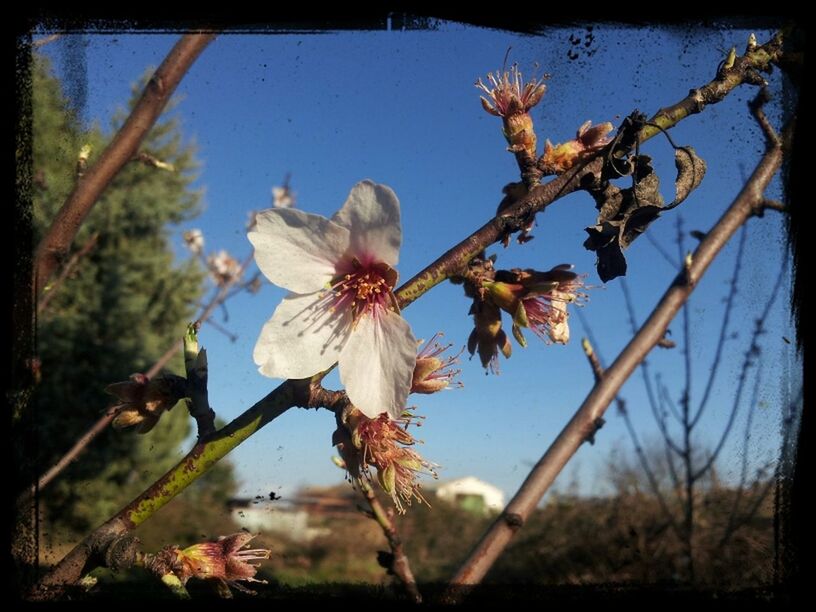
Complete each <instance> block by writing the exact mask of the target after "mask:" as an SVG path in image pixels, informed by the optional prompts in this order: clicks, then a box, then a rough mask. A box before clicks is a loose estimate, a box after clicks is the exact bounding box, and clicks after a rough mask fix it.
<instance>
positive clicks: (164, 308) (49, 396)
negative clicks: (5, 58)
mask: <svg viewBox="0 0 816 612" xmlns="http://www.w3.org/2000/svg"><path fill="white" fill-rule="evenodd" d="M32 73H33V78H32V106H33V109H32V112H33V121H32V123H33V134H32V148H33V151H32V156H33V168H32V175H33V183H34V188H33V219H34V221H33V223H34V228H33V230H34V240H35V244H36V243H37V242H38V241H39V239H40V238H42V236H43V234H44V232H45V231H46V230H47V229H48V226H49V224H50V222H51V220H52V219H53V218H54V216H55V214H56V212H57V211H58V210H59V207H60V206H61V205H62V203H63V202H64V201H65V199H66V197H67V196H68V194H69V193H70V191H71V189H72V188H73V186H74V184H75V181H76V180H77V178H78V177H77V174H78V166H77V160H78V157H79V153H80V151H81V150H82V149H83V147H86V146H88V145H89V146H90V148H91V155H90V158H89V160H88V162H87V163H88V164H89V165H90V164H92V163H93V162H94V158H95V155H98V154H100V153H101V152H102V150H103V149H104V146H105V142H106V139H107V138H108V137H109V135H106V134H105V133H103V131H102V130H101V129H100V128H99V127H98V126H93V127H91V128H89V129H85V128H83V126H81V125H80V122H79V121H78V119H77V116H76V113H75V111H74V110H73V109H71V106H70V103H69V101H68V100H67V99H66V97H65V96H64V94H63V92H62V89H61V87H60V83H59V82H58V80H57V79H56V78H55V77H54V76H53V75H52V73H51V69H50V67H49V65H48V64H47V62H46V61H45V60H44V59H43V58H36V59H35V61H34V65H33V66H32ZM140 90H141V87H134V90H133V99H132V100H131V104H132V103H133V102H135V98H136V96H137V95H138V92H139V91H140ZM124 118H125V113H124V112H122V113H120V114H119V115H118V116H117V117H116V118H115V119H114V125H113V128H114V130H115V129H117V128H118V126H119V125H121V123H122V122H123V120H124ZM141 151H142V152H145V153H148V154H149V155H151V156H152V157H153V158H155V159H158V160H161V161H163V162H166V163H169V164H172V166H173V170H172V171H168V170H165V169H159V168H155V167H152V166H150V165H149V164H146V163H143V162H141V161H133V162H131V163H129V164H128V165H127V166H126V167H125V168H124V169H123V170H122V172H120V173H119V175H118V176H117V177H116V178H115V179H114V181H113V182H112V183H111V185H110V186H109V187H108V188H107V190H106V191H105V192H104V194H103V195H102V197H101V198H100V201H99V202H98V203H97V204H96V206H95V207H94V209H93V210H92V212H91V214H90V215H89V217H88V219H87V220H86V222H85V223H84V224H83V226H82V229H81V230H80V232H79V234H78V236H77V238H76V240H75V242H74V250H79V249H80V248H81V246H82V245H83V244H85V243H86V241H88V240H89V239H90V237H92V236H94V235H96V236H97V239H96V242H95V246H94V247H93V249H92V250H91V251H90V252H89V253H88V254H87V255H85V256H84V257H83V258H82V259H81V260H80V261H79V264H78V265H77V266H76V268H75V270H74V272H72V273H71V275H70V277H69V278H68V279H67V280H66V281H65V282H64V283H63V284H62V285H61V286H59V287H58V288H57V289H55V294H54V297H53V299H52V300H51V301H50V303H49V304H48V305H47V308H46V309H45V310H44V311H43V312H42V313H40V315H39V317H38V322H37V343H38V345H37V352H38V355H39V358H40V360H41V372H42V379H41V382H40V384H39V386H38V387H37V389H36V391H35V394H34V396H33V398H32V403H31V405H30V410H29V413H28V415H27V418H28V419H30V420H31V421H33V426H34V427H35V428H36V431H37V434H38V437H39V448H38V449H36V452H37V453H38V460H39V463H40V465H41V466H42V467H43V468H44V467H47V466H48V465H51V464H52V463H53V462H54V461H55V460H56V459H58V458H59V457H60V456H61V455H62V454H63V453H64V452H65V451H66V450H67V449H68V448H69V447H70V445H71V444H72V443H73V442H74V441H75V440H76V438H77V437H78V436H79V435H81V434H82V433H83V432H84V431H85V430H86V429H87V428H88V427H89V425H90V424H92V423H93V422H94V421H95V420H96V419H98V418H99V417H100V416H101V414H102V412H103V411H104V410H105V408H106V407H107V406H108V405H110V404H111V403H112V398H111V397H110V396H109V395H107V394H106V393H105V392H104V388H105V386H106V385H107V384H109V383H112V382H115V381H121V380H125V379H127V377H128V376H129V375H130V374H132V373H134V372H144V371H146V370H147V369H148V368H149V367H150V365H151V364H152V363H153V362H154V361H155V360H156V359H157V358H158V357H159V356H160V355H161V354H162V353H163V352H164V351H165V350H166V349H167V347H168V346H170V344H171V343H172V342H173V341H174V340H179V339H180V338H181V336H182V333H183V331H184V329H185V325H186V323H187V321H189V320H190V318H191V317H192V316H194V309H195V304H196V301H197V300H198V299H199V297H200V295H201V292H202V290H203V280H204V276H203V272H202V270H201V268H200V266H199V264H198V263H197V262H196V261H194V260H189V261H187V262H184V263H181V264H178V263H176V262H174V257H173V252H172V249H171V245H170V240H169V238H170V231H171V227H172V225H174V224H178V223H179V222H181V221H183V220H185V219H189V218H190V217H192V216H194V215H195V214H197V212H198V203H199V198H200V194H199V193H198V192H196V191H195V190H193V189H192V188H191V185H192V182H193V181H194V179H195V177H196V169H197V166H198V164H197V162H196V160H195V150H194V147H193V146H191V145H190V144H189V143H186V142H183V140H182V137H181V132H180V128H179V123H178V120H177V119H176V118H173V117H172V115H171V117H168V116H167V115H165V116H164V118H163V119H162V120H160V121H159V122H158V123H157V124H156V126H155V127H154V128H153V130H152V131H151V132H150V134H149V136H148V137H147V139H146V140H145V142H144V144H143V147H142V149H141ZM168 369H169V370H170V371H173V372H175V373H177V374H183V372H184V367H183V360H182V357H181V355H180V354H179V355H178V356H177V357H176V358H175V359H174V360H173V361H172V362H171V363H170V364H169V365H168ZM190 431H191V429H190V419H189V416H188V415H187V414H186V410H185V409H184V406H183V405H180V406H177V407H176V408H175V409H174V410H172V411H170V412H169V413H168V414H166V415H165V416H164V417H163V418H162V420H161V421H160V423H159V425H157V427H156V428H155V429H154V430H153V431H151V432H150V433H149V434H147V435H143V436H142V435H137V434H135V433H134V432H128V431H115V430H113V429H109V430H108V431H106V432H104V433H103V434H102V435H101V436H100V437H99V438H98V439H97V440H96V441H94V443H93V444H92V445H91V446H90V447H89V449H88V450H87V451H86V452H85V454H84V455H83V456H82V457H81V458H80V460H79V461H78V462H76V463H75V464H73V465H72V466H71V467H69V468H68V469H67V470H66V471H65V472H64V473H63V474H62V475H61V476H60V477H59V479H58V480H56V481H55V482H54V483H53V484H52V485H51V486H50V487H49V488H48V489H47V490H46V491H45V493H44V494H43V502H44V504H45V508H46V515H47V517H50V518H51V519H52V520H53V521H54V522H55V525H53V526H52V529H53V528H54V527H56V528H57V530H58V531H59V530H65V529H67V530H68V534H70V535H72V534H74V533H81V532H84V531H86V530H88V529H89V528H92V527H94V526H95V525H96V524H98V523H99V522H101V521H102V520H104V519H105V518H107V517H108V516H109V515H111V514H112V513H113V512H114V511H115V510H117V509H118V508H119V507H121V505H122V504H123V503H125V502H127V501H128V500H129V499H130V498H131V497H132V496H134V495H135V494H137V493H139V492H140V491H141V490H143V489H144V488H145V486H147V485H149V484H150V483H151V482H153V481H154V480H155V479H156V478H157V477H158V476H160V475H161V474H162V473H163V472H164V471H165V470H166V469H168V468H169V467H170V466H172V465H173V464H174V463H175V462H176V461H177V460H178V458H179V457H180V446H181V442H182V441H183V440H184V438H185V437H186V436H187V435H188V434H189V433H190ZM227 472H228V474H226V475H224V474H220V475H219V476H220V477H219V479H218V480H219V485H218V487H217V488H218V489H219V490H221V491H222V492H223V491H227V492H231V490H232V488H234V479H233V477H232V472H231V470H229V469H228V470H227ZM195 494H196V493H195V491H193V492H191V495H195ZM226 494H228V493H226Z"/></svg>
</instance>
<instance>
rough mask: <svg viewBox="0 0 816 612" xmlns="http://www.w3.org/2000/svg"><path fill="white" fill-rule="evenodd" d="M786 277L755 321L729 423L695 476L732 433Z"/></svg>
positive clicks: (780, 277) (785, 260)
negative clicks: (768, 319)
mask: <svg viewBox="0 0 816 612" xmlns="http://www.w3.org/2000/svg"><path fill="white" fill-rule="evenodd" d="M787 264H788V253H787V251H786V252H785V256H784V257H783V259H782V270H784V269H785V266H786V265H787ZM784 278H785V275H784V273H783V272H781V271H780V273H779V274H778V275H777V277H776V282H775V283H774V286H773V289H772V290H771V293H770V296H769V297H768V301H767V302H766V303H765V307H764V308H763V309H762V313H761V314H760V315H759V317H758V318H757V319H756V321H755V322H754V333H753V334H752V335H751V341H750V343H749V344H748V349H747V350H746V351H745V358H744V359H743V362H742V368H741V370H740V376H739V383H738V384H737V389H736V391H735V395H734V403H733V405H732V406H731V413H730V414H729V416H728V423H727V424H726V426H725V429H724V430H723V433H722V435H721V436H720V439H719V441H718V442H717V446H716V447H715V448H714V452H712V453H711V455H710V456H709V458H708V460H707V461H706V462H705V463H704V464H703V465H702V466H701V467H700V468H699V469H698V470H697V472H696V475H695V477H697V478H699V476H701V475H702V474H705V473H706V471H707V470H708V469H709V468H710V467H711V466H712V465H713V464H714V462H715V461H716V460H717V457H718V456H719V454H720V451H722V449H723V447H724V446H725V441H726V439H727V438H728V434H730V433H731V428H732V427H733V425H734V421H735V419H736V416H737V412H738V410H739V405H740V402H741V400H742V392H743V390H744V388H745V383H746V382H747V380H748V370H749V369H750V368H751V366H752V365H753V363H754V358H755V357H756V356H757V355H758V354H759V352H760V347H759V344H758V343H757V341H758V340H759V337H760V336H761V335H762V334H764V333H765V326H764V323H765V320H766V319H767V318H768V314H769V313H770V311H771V307H773V305H774V303H775V302H776V300H777V295H778V293H779V290H780V288H781V287H782V280H783V279H784Z"/></svg>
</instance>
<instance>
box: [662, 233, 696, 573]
mask: <svg viewBox="0 0 816 612" xmlns="http://www.w3.org/2000/svg"><path fill="white" fill-rule="evenodd" d="M677 251H678V256H679V258H680V261H684V262H685V261H687V259H686V253H685V244H684V240H683V218H682V217H677ZM682 313H683V319H682V320H683V344H684V346H683V394H682V396H681V407H682V415H681V419H680V424H681V426H682V428H683V453H682V455H681V458H682V460H683V468H684V470H685V479H684V481H683V484H684V496H683V534H682V536H681V540H682V542H683V547H684V549H685V556H686V568H687V570H686V571H687V572H688V581H689V582H694V549H693V545H694V484H695V480H696V478H695V477H694V456H693V454H692V452H693V449H692V440H691V433H692V426H691V321H690V319H691V316H690V313H689V304H688V300H686V301H685V302H683V307H682ZM666 395H667V399H668V393H667V394H666Z"/></svg>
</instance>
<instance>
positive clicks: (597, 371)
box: [581, 324, 680, 536]
mask: <svg viewBox="0 0 816 612" xmlns="http://www.w3.org/2000/svg"><path fill="white" fill-rule="evenodd" d="M584 329H585V330H586V329H587V326H586V324H584ZM587 336H589V333H587ZM581 346H582V347H583V349H584V354H585V355H586V357H587V359H588V360H589V365H590V367H591V368H592V373H593V374H594V375H595V384H598V383H600V382H601V381H602V380H603V377H604V372H605V370H604V367H603V364H602V363H601V358H600V355H598V354H597V353H596V352H595V351H594V349H593V348H592V344H591V342H590V340H589V339H588V338H584V340H583V341H582V342H581ZM615 406H616V407H617V409H618V414H620V415H621V417H623V421H624V423H625V425H626V430H627V431H628V432H629V437H630V438H631V439H632V444H633V445H634V447H635V453H636V454H637V456H638V459H639V460H640V466H641V468H642V469H643V471H644V473H645V474H646V480H647V481H648V483H649V488H650V489H651V490H652V494H653V495H654V496H655V498H656V499H657V503H658V505H659V506H660V509H661V510H662V512H663V514H664V515H665V517H666V520H667V521H668V522H669V525H670V526H671V528H672V530H673V531H674V532H675V533H676V534H677V535H678V536H679V535H680V529H679V527H678V526H677V522H676V521H675V520H674V515H673V514H672V512H671V510H669V506H668V504H667V503H666V498H665V497H664V496H663V493H662V492H661V491H660V486H659V485H658V482H657V478H655V475H654V472H653V471H652V468H651V466H650V465H649V460H648V459H647V457H646V453H644V452H643V447H642V446H641V445H640V439H639V438H638V435H637V432H636V431H635V427H634V425H633V423H632V419H631V418H630V417H629V410H627V408H626V402H625V401H624V399H623V398H622V397H621V396H620V395H616V396H615Z"/></svg>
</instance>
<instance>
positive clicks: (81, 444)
mask: <svg viewBox="0 0 816 612" xmlns="http://www.w3.org/2000/svg"><path fill="white" fill-rule="evenodd" d="M253 253H254V251H251V252H250V253H249V255H247V257H246V258H245V259H244V261H243V262H242V263H241V270H240V272H239V273H238V274H236V276H235V281H233V282H229V283H226V284H224V286H223V287H219V288H218V289H217V290H216V292H215V295H214V296H213V298H212V300H210V302H209V303H208V304H207V305H206V306H204V307H203V310H202V311H201V313H200V314H199V316H198V319H196V320H197V321H199V322H202V323H203V322H204V321H207V320H208V319H209V318H210V316H212V313H213V311H214V310H215V309H216V308H217V307H218V305H219V304H220V303H221V302H222V301H224V300H225V299H227V298H228V297H229V296H230V295H233V294H231V293H230V292H229V291H230V288H231V287H232V285H233V283H234V282H237V280H238V279H240V278H241V277H242V276H243V274H244V272H245V271H246V269H247V268H248V267H249V265H250V264H251V263H252V257H253ZM181 346H182V343H181V342H180V341H178V340H175V341H173V344H172V345H170V347H169V348H168V349H167V350H166V351H165V352H164V354H163V355H162V356H161V357H159V358H158V359H157V360H156V362H155V363H154V364H153V365H152V366H151V367H150V369H149V370H148V371H147V372H145V376H147V377H148V378H153V377H154V376H156V375H157V374H158V373H159V372H160V371H161V370H162V368H164V367H165V366H166V365H167V364H168V363H169V361H170V360H171V359H172V358H173V356H174V355H175V354H176V353H178V352H179V350H180V349H181ZM117 414H118V412H117V411H116V410H107V411H106V412H105V414H104V415H103V416H102V417H101V418H100V419H99V420H98V421H97V422H96V423H94V424H93V425H92V426H91V428H90V429H89V430H88V431H87V432H85V433H84V434H83V435H82V436H81V437H80V438H79V439H78V440H77V441H76V442H75V443H74V445H73V446H72V447H71V448H70V450H68V452H66V453H65V454H64V455H63V456H62V457H61V458H60V459H59V460H58V461H57V463H55V464H54V465H53V466H52V467H51V468H49V469H48V471H46V472H45V473H44V474H43V475H42V476H40V478H39V479H38V480H37V482H36V484H34V485H32V486H31V487H30V488H29V489H26V490H25V491H24V492H23V493H22V494H21V495H20V496H19V497H18V498H17V503H18V504H21V503H23V502H24V501H25V500H28V499H30V498H31V497H33V496H34V495H35V494H36V493H37V492H38V491H41V490H42V489H44V488H45V487H47V486H48V485H49V483H51V481H52V480H54V479H55V478H56V477H57V476H59V475H60V473H62V471H63V470H64V469H65V468H66V467H68V466H69V465H70V464H71V463H72V462H73V461H75V460H76V459H77V457H79V455H80V454H81V453H82V451H84V450H85V448H86V447H87V446H88V445H89V444H90V443H91V442H92V441H93V440H94V438H96V437H97V436H98V435H99V434H100V433H102V432H103V431H105V429H106V428H107V427H108V425H110V424H111V423H112V422H113V419H114V418H116V415H117Z"/></svg>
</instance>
